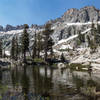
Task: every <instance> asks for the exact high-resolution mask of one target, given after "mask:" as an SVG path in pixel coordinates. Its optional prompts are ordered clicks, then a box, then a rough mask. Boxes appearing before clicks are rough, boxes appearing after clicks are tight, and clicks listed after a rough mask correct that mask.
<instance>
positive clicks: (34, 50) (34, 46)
mask: <svg viewBox="0 0 100 100" xmlns="http://www.w3.org/2000/svg"><path fill="white" fill-rule="evenodd" d="M32 49H33V51H32V58H33V59H34V58H35V57H36V50H37V38H36V33H35V37H34V43H33V46H32Z"/></svg>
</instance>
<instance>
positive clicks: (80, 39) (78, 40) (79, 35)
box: [77, 31, 85, 45]
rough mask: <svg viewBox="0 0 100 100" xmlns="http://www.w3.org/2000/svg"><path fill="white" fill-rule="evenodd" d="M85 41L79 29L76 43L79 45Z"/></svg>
mask: <svg viewBox="0 0 100 100" xmlns="http://www.w3.org/2000/svg"><path fill="white" fill-rule="evenodd" d="M84 42H85V35H84V34H81V31H79V33H78V39H77V45H81V43H84Z"/></svg>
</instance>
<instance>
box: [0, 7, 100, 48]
mask: <svg viewBox="0 0 100 100" xmlns="http://www.w3.org/2000/svg"><path fill="white" fill-rule="evenodd" d="M92 21H93V22H95V23H96V22H97V21H100V10H98V9H96V8H95V7H93V6H87V7H84V8H81V9H79V10H78V9H75V8H72V9H69V10H68V11H66V12H65V13H64V15H63V16H62V17H60V18H57V19H55V20H50V21H48V22H47V23H51V24H52V29H54V33H53V34H52V38H53V40H54V42H55V43H57V42H58V41H60V40H62V39H67V38H69V37H71V36H73V35H76V34H78V31H80V30H81V32H84V31H85V30H87V29H89V28H91V22H92ZM23 27H24V26H23V25H18V26H16V27H14V26H11V25H7V26H6V27H5V28H3V27H2V26H0V31H1V32H0V38H2V39H3V40H4V41H6V42H5V47H9V48H10V43H11V39H12V37H13V36H15V35H17V36H18V37H20V36H21V34H22V32H23ZM43 29H44V25H43V26H38V25H32V26H31V27H30V28H29V34H30V40H31V39H32V38H34V33H35V32H38V31H41V30H43ZM6 44H7V45H6ZM8 44H9V45H8Z"/></svg>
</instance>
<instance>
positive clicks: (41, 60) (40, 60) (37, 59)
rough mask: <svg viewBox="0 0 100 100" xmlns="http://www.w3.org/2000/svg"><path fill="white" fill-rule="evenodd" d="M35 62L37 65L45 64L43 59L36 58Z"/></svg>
mask: <svg viewBox="0 0 100 100" xmlns="http://www.w3.org/2000/svg"><path fill="white" fill-rule="evenodd" d="M34 62H36V63H44V62H45V61H44V60H43V59H42V58H34Z"/></svg>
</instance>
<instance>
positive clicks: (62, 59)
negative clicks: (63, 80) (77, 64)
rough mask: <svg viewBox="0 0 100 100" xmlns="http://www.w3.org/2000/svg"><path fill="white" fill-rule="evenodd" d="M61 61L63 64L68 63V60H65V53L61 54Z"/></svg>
mask: <svg viewBox="0 0 100 100" xmlns="http://www.w3.org/2000/svg"><path fill="white" fill-rule="evenodd" d="M60 59H61V61H62V62H65V61H66V59H65V57H64V54H63V53H62V54H61V58H60Z"/></svg>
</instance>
